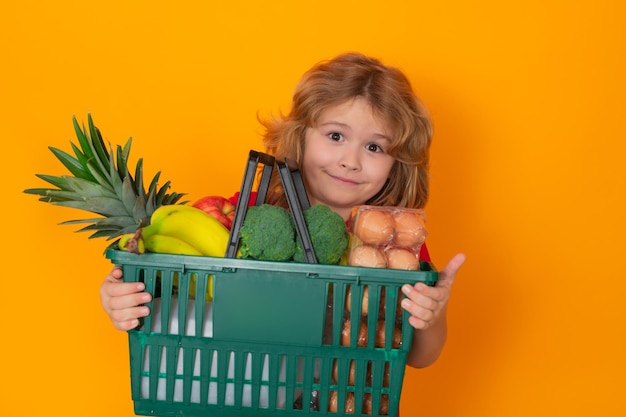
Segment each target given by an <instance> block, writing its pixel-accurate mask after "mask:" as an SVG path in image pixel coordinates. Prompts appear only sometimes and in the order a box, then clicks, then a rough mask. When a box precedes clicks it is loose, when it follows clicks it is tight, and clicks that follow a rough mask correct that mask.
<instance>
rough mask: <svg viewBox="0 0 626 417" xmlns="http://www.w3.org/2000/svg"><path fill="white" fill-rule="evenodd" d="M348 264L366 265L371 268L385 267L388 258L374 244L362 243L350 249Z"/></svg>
mask: <svg viewBox="0 0 626 417" xmlns="http://www.w3.org/2000/svg"><path fill="white" fill-rule="evenodd" d="M348 264H350V265H351V266H366V267H369V268H385V267H387V260H386V258H385V255H384V254H383V253H382V252H381V251H379V250H378V249H376V248H375V247H373V246H369V245H360V246H356V247H353V248H352V250H351V251H350V258H349V260H348Z"/></svg>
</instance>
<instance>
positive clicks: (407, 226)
mask: <svg viewBox="0 0 626 417" xmlns="http://www.w3.org/2000/svg"><path fill="white" fill-rule="evenodd" d="M425 220H426V213H425V211H424V210H423V209H410V208H403V207H396V206H370V205H361V206H357V207H354V208H353V209H352V215H351V220H350V230H351V233H350V243H349V246H348V253H349V256H348V264H349V265H351V266H364V267H371V268H390V269H403V270H419V268H420V258H419V253H420V249H421V247H422V245H423V243H424V240H425V239H426V236H427V235H428V230H427V229H426V225H425Z"/></svg>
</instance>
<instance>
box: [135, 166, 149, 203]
mask: <svg viewBox="0 0 626 417" xmlns="http://www.w3.org/2000/svg"><path fill="white" fill-rule="evenodd" d="M134 185H135V189H136V190H137V195H139V196H142V197H144V196H145V195H146V190H145V188H144V187H143V158H139V160H138V161H137V166H136V167H135V184H134Z"/></svg>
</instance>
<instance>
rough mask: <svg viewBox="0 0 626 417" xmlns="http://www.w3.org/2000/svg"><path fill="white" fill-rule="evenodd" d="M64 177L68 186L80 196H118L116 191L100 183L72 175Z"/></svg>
mask: <svg viewBox="0 0 626 417" xmlns="http://www.w3.org/2000/svg"><path fill="white" fill-rule="evenodd" d="M64 178H65V180H66V181H67V184H68V186H69V187H71V189H72V190H73V191H74V192H76V194H77V195H78V196H80V197H99V196H100V197H110V198H115V197H117V196H116V195H115V193H114V192H112V191H111V190H109V189H108V188H106V187H103V186H102V185H100V184H98V183H95V182H92V181H88V180H85V179H83V178H75V177H70V176H65V177H64Z"/></svg>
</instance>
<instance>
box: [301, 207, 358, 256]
mask: <svg viewBox="0 0 626 417" xmlns="http://www.w3.org/2000/svg"><path fill="white" fill-rule="evenodd" d="M304 221H305V222H306V225H307V228H308V229H309V236H310V237H311V244H312V245H313V250H314V252H315V256H316V257H317V262H318V263H320V264H330V265H336V264H338V263H339V261H340V260H341V255H343V253H344V252H345V250H346V248H347V246H348V231H347V229H346V223H345V221H344V220H343V218H342V217H341V216H340V215H339V214H337V213H335V212H334V211H332V210H331V209H330V207H328V206H326V205H324V204H314V205H312V206H311V207H309V208H308V209H306V210H305V211H304ZM296 245H297V246H296V253H295V255H294V257H293V259H294V261H296V262H305V261H306V260H305V258H304V251H303V250H302V246H301V245H300V240H299V239H298V240H297V242H296Z"/></svg>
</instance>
